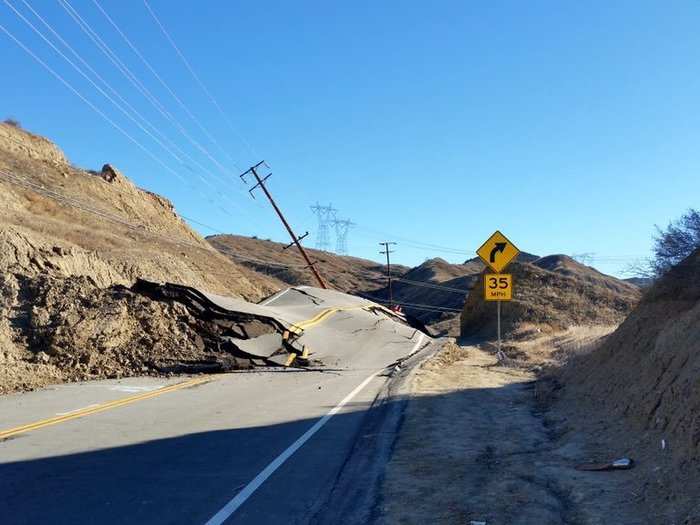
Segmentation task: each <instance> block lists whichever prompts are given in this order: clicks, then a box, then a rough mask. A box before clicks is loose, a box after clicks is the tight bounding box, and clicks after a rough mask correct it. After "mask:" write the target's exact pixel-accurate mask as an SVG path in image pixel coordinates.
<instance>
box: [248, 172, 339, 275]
mask: <svg viewBox="0 0 700 525" xmlns="http://www.w3.org/2000/svg"><path fill="white" fill-rule="evenodd" d="M263 164H264V165H265V166H267V164H265V161H264V160H262V161H260V162H258V163H257V164H256V165H255V166H253V167H252V168H250V169H248V170H247V171H245V172H243V173H241V179H242V180H243V182H245V181H246V180H245V176H246V175H248V174H249V173H252V174H253V177H255V180H256V182H257V184H256V185H255V186H253V187H252V188H250V189H249V190H248V193H250V196H251V197H253V198H255V196H254V195H253V190H254V189H255V188H257V187H258V186H260V187H261V188H262V190H263V192H264V193H265V196H266V197H267V200H269V201H270V204H272V207H273V208H274V209H275V211H276V212H277V215H278V216H279V218H280V220H281V221H282V224H284V227H285V228H287V232H288V233H289V236H290V237H291V238H292V244H295V245H296V247H297V248H299V253H301V256H302V257H303V258H304V260H305V261H306V264H307V265H308V266H309V268H311V271H312V272H313V274H314V277H316V281H317V282H318V285H319V286H320V287H321V288H328V286H326V282H325V281H324V280H323V277H321V274H320V273H318V270H317V269H316V267H315V266H314V264H316V263H312V262H311V259H309V256H308V255H307V254H306V250H304V247H303V246H302V245H301V243H300V242H299V239H300V237H297V236H296V234H295V233H294V231H293V230H292V227H291V226H290V225H289V223H288V222H287V219H285V218H284V215H282V211H281V210H280V209H279V208H278V207H277V203H275V200H274V199H273V198H272V195H270V192H269V191H267V187H266V186H265V181H266V180H267V179H269V178H270V175H272V173H269V174H268V175H266V176H265V178H262V179H261V178H260V175H258V171H257V170H258V168H259V167H260V166H261V165H263Z"/></svg>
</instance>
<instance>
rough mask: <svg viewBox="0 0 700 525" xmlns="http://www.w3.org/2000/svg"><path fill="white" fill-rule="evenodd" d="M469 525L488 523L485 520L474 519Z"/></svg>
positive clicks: (484, 524)
mask: <svg viewBox="0 0 700 525" xmlns="http://www.w3.org/2000/svg"><path fill="white" fill-rule="evenodd" d="M469 525H486V522H485V521H474V520H472V521H470V522H469Z"/></svg>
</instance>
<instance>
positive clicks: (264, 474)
mask: <svg viewBox="0 0 700 525" xmlns="http://www.w3.org/2000/svg"><path fill="white" fill-rule="evenodd" d="M423 338H424V334H423V333H422V332H421V334H420V337H419V338H418V341H416V344H415V345H414V346H413V348H412V349H411V353H413V352H415V351H416V350H417V349H418V347H419V346H420V344H421V343H422V342H423ZM377 373H378V372H375V373H373V374H372V375H371V376H369V377H368V378H367V379H365V380H364V381H362V383H360V384H359V385H357V386H356V387H355V389H354V390H353V391H352V392H350V393H349V394H348V395H347V396H345V397H344V398H343V400H342V401H341V402H340V403H338V404H337V405H336V406H335V407H333V408H332V409H331V410H330V411H329V412H328V413H327V414H326V415H325V416H323V417H322V418H321V419H319V420H318V421H316V423H315V424H314V426H312V427H311V428H310V429H309V430H307V431H306V432H304V433H303V434H302V435H301V437H300V438H298V439H297V440H296V441H295V442H294V443H292V444H291V445H289V447H287V449H286V450H285V451H284V452H282V453H281V454H280V455H279V456H277V457H276V458H275V459H274V460H272V462H271V463H270V464H269V465H267V467H265V468H264V469H263V470H262V471H261V472H260V474H258V475H257V476H255V478H253V480H252V481H251V482H250V483H248V484H247V485H246V486H245V487H243V489H242V490H241V491H240V492H239V493H238V494H236V496H235V497H234V498H233V499H232V500H231V501H229V502H228V503H227V504H226V505H225V506H224V507H223V508H222V509H221V510H220V511H219V512H217V513H216V514H214V516H212V517H211V518H210V519H209V521H207V522H206V525H220V524H222V523H223V522H224V521H226V520H227V519H228V518H229V517H230V516H231V515H232V514H233V513H234V512H236V511H237V510H238V508H239V507H240V506H241V505H243V504H244V503H245V502H246V500H247V499H248V498H249V497H250V496H252V495H253V493H254V492H255V491H256V490H258V488H259V487H260V485H262V484H263V483H265V481H266V480H267V478H269V477H270V476H272V474H274V472H275V471H276V470H277V469H278V468H280V467H281V466H282V465H283V464H284V462H285V461H287V460H288V459H289V458H290V457H291V456H292V455H293V454H294V453H295V452H296V451H297V450H299V449H300V448H301V446H302V445H303V444H304V443H306V442H307V441H308V440H309V439H311V436H313V435H314V434H315V433H316V432H318V431H319V430H321V428H322V427H323V425H325V424H326V423H328V420H329V419H330V418H332V417H333V416H334V415H335V414H337V413H338V411H340V409H342V408H343V407H344V406H345V405H346V404H348V403H349V402H350V401H351V400H352V398H354V397H355V396H356V395H357V394H359V393H360V392H361V391H362V389H363V388H364V387H366V386H367V384H368V383H369V382H370V381H371V380H372V379H374V377H375V376H376V375H377Z"/></svg>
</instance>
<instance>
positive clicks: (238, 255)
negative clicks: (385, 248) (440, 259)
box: [206, 235, 408, 293]
mask: <svg viewBox="0 0 700 525" xmlns="http://www.w3.org/2000/svg"><path fill="white" fill-rule="evenodd" d="M206 240H207V241H208V242H209V243H210V244H211V245H212V246H213V247H214V248H216V249H217V250H219V251H220V252H221V253H222V254H224V255H225V256H226V257H229V258H230V259H231V260H232V261H235V262H236V263H237V264H239V265H242V266H245V267H247V268H249V269H251V270H253V271H255V272H257V273H260V274H263V275H265V276H269V277H270V278H272V279H274V280H275V282H276V283H277V284H278V286H279V287H283V286H298V285H311V286H317V283H316V281H315V280H314V278H313V275H312V274H311V272H310V271H309V270H308V269H307V268H306V263H305V262H304V259H303V258H302V257H301V255H300V254H299V251H298V250H297V249H296V248H295V247H291V248H288V249H286V250H285V249H284V247H285V246H286V245H285V244H282V243H279V242H274V241H269V240H263V239H256V238H251V237H243V236H241V235H212V236H210V237H207V238H206ZM306 251H307V253H308V254H309V257H310V258H311V260H312V261H314V262H317V263H318V264H317V268H318V270H319V272H320V273H321V275H322V276H323V278H324V279H326V280H327V281H328V283H329V284H330V285H331V286H332V287H333V288H335V289H337V290H339V291H341V292H350V293H360V292H364V291H366V290H372V289H376V288H378V287H380V286H384V285H385V284H386V266H385V265H383V264H380V263H377V262H374V261H370V260H367V259H361V258H359V257H350V256H346V255H336V254H334V253H331V252H325V251H320V250H314V249H313V248H306ZM407 270H408V267H406V266H401V265H392V274H394V275H401V274H403V273H405V272H406V271H407Z"/></svg>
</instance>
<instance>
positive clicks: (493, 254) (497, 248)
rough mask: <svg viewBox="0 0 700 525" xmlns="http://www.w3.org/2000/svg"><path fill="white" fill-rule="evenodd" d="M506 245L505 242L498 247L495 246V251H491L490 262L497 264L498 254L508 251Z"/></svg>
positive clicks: (498, 244) (497, 245)
mask: <svg viewBox="0 0 700 525" xmlns="http://www.w3.org/2000/svg"><path fill="white" fill-rule="evenodd" d="M506 244H507V243H505V242H497V243H496V246H494V248H493V250H491V254H490V255H489V262H492V263H495V262H496V254H497V253H499V252H500V253H503V250H505V249H506Z"/></svg>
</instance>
